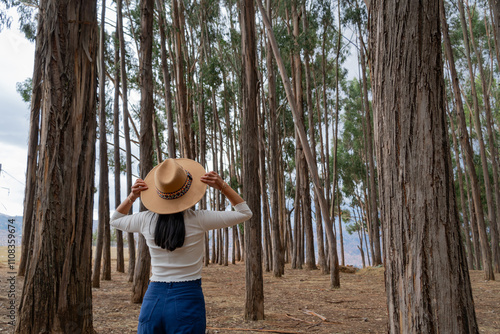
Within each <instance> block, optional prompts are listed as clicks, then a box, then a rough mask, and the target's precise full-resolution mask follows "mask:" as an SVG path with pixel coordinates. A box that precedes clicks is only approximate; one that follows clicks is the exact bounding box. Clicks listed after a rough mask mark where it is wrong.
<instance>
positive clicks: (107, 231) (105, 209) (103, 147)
mask: <svg viewBox="0 0 500 334" xmlns="http://www.w3.org/2000/svg"><path fill="white" fill-rule="evenodd" d="M101 6H102V12H101V31H100V39H99V64H100V68H99V69H100V72H99V224H100V223H101V221H102V225H103V249H102V251H103V263H102V279H103V280H111V227H110V226H109V219H110V217H109V176H108V175H109V168H108V144H107V140H106V65H105V64H106V63H105V61H104V45H105V43H104V39H105V36H106V35H105V33H104V26H105V24H106V23H105V19H106V0H102V3H101ZM98 274H99V273H98Z"/></svg>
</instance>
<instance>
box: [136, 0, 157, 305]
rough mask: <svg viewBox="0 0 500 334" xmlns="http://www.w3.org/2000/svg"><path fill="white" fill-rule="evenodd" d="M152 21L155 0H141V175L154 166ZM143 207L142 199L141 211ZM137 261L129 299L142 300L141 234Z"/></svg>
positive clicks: (146, 264)
mask: <svg viewBox="0 0 500 334" xmlns="http://www.w3.org/2000/svg"><path fill="white" fill-rule="evenodd" d="M153 21H154V0H141V49H140V51H141V56H140V69H139V70H140V80H139V82H140V87H141V135H140V155H141V156H140V159H141V164H140V169H141V170H140V173H141V178H142V179H145V178H146V175H147V174H148V173H149V171H150V170H151V169H152V168H153V109H154V101H153V89H154V88H153V67H152V51H153ZM145 210H146V208H145V207H144V205H143V204H142V203H141V211H145ZM137 249H138V254H137V263H136V267H135V272H134V285H133V287H132V297H131V301H132V302H133V303H140V302H142V298H143V297H144V294H145V293H146V290H147V288H148V283H149V274H150V270H151V257H150V255H149V249H148V245H147V244H146V239H145V238H144V236H143V235H142V234H141V235H139V241H138V245H137Z"/></svg>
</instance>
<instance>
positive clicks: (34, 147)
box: [17, 15, 45, 276]
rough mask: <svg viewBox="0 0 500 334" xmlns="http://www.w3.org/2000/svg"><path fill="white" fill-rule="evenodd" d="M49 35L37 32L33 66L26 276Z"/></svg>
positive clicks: (41, 24) (41, 26)
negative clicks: (45, 46) (45, 55)
mask: <svg viewBox="0 0 500 334" xmlns="http://www.w3.org/2000/svg"><path fill="white" fill-rule="evenodd" d="M44 18H45V17H44V16H43V15H39V16H38V27H37V31H43V30H44V29H45V28H44V25H45V21H44ZM44 38H45V36H43V35H42V34H37V37H36V43H35V44H36V46H35V65H34V68H33V80H32V85H33V91H32V94H31V106H30V130H29V139H28V158H27V163H26V188H25V190H24V203H23V204H24V205H23V233H22V240H21V247H22V248H21V260H20V262H19V269H18V271H17V275H18V276H24V275H25V273H26V268H27V266H28V262H29V259H30V257H31V254H32V251H33V231H34V226H33V219H34V217H33V214H34V209H35V194H36V170H37V165H38V164H37V161H38V152H39V151H38V143H39V140H40V138H39V137H40V136H39V133H40V108H41V102H42V96H43V91H42V75H43V69H44V68H45V64H44V63H43V61H44V58H43V57H42V52H43V45H44V42H43V39H44Z"/></svg>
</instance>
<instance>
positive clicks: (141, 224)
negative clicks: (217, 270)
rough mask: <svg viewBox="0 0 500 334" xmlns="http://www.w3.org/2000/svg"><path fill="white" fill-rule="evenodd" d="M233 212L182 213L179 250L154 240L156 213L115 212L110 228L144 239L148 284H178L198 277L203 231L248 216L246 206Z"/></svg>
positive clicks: (199, 274)
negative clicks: (182, 234) (183, 233)
mask: <svg viewBox="0 0 500 334" xmlns="http://www.w3.org/2000/svg"><path fill="white" fill-rule="evenodd" d="M234 209H235V210H236V211H207V210H191V209H188V210H186V211H184V224H185V228H186V236H185V239H184V244H183V245H182V247H179V248H176V249H175V250H174V251H172V252H171V251H168V250H165V249H162V248H161V247H159V246H158V245H156V243H155V240H154V232H155V227H156V224H157V221H158V214H157V213H154V212H151V211H144V212H140V213H137V214H134V215H128V216H127V215H123V214H120V213H119V212H115V213H114V214H113V216H112V217H111V225H112V226H114V227H116V228H118V229H123V230H125V231H128V232H139V233H141V234H142V235H143V236H144V238H145V239H146V243H147V245H148V247H149V254H150V255H151V267H152V268H151V271H152V274H153V275H152V276H151V278H150V280H151V281H155V282H182V281H192V280H196V279H199V278H201V269H202V267H203V255H204V247H205V237H204V235H205V232H206V231H209V230H213V229H219V228H223V227H228V226H233V225H236V224H239V223H241V222H244V221H245V220H247V219H249V218H250V217H251V216H252V212H251V211H250V209H249V208H248V205H247V204H246V203H240V204H238V205H236V206H234Z"/></svg>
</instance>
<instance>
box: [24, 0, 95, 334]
mask: <svg viewBox="0 0 500 334" xmlns="http://www.w3.org/2000/svg"><path fill="white" fill-rule="evenodd" d="M39 8H40V11H39V21H38V30H37V44H38V43H40V44H41V45H48V44H50V43H52V42H54V43H56V44H57V45H58V46H59V47H60V48H42V49H41V50H40V52H39V53H37V56H39V57H41V58H42V59H43V60H41V63H43V64H44V65H45V66H44V67H43V68H41V73H40V81H39V82H40V85H41V87H40V88H41V92H42V93H41V95H40V103H41V109H40V117H41V123H42V126H41V128H40V137H39V141H38V144H39V148H40V149H39V152H38V167H39V168H38V169H37V173H36V180H37V182H36V190H35V197H34V200H35V202H37V203H39V205H37V206H36V208H35V209H34V212H33V229H34V230H33V234H32V236H33V238H32V241H31V242H32V247H33V253H32V255H31V256H30V258H29V259H28V260H29V262H28V263H27V267H26V275H25V280H24V286H23V292H22V296H21V302H20V306H19V315H18V319H17V320H18V322H17V323H16V329H15V332H16V333H39V332H59V333H69V332H71V333H94V329H93V327H92V290H91V280H90V275H91V260H92V258H91V240H92V216H93V190H94V169H95V141H96V125H97V124H96V90H97V68H96V62H95V61H93V60H94V59H97V50H98V47H97V40H98V38H97V4H96V1H85V2H84V3H76V2H67V1H40V3H39ZM89 23H90V24H89ZM35 83H37V81H35Z"/></svg>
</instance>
